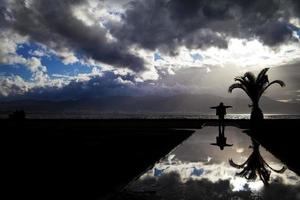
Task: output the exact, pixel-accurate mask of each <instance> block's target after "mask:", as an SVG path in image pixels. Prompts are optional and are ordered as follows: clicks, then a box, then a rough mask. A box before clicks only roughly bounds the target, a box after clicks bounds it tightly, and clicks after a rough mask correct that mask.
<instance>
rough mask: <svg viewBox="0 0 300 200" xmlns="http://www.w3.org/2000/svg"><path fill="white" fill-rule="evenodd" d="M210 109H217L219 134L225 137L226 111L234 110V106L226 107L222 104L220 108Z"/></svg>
mask: <svg viewBox="0 0 300 200" xmlns="http://www.w3.org/2000/svg"><path fill="white" fill-rule="evenodd" d="M210 108H211V109H216V115H217V116H218V117H219V133H221V134H222V135H223V136H224V129H225V124H224V118H225V115H226V109H227V108H232V106H224V104H223V102H221V103H220V104H219V105H218V106H214V107H210ZM221 128H222V131H221Z"/></svg>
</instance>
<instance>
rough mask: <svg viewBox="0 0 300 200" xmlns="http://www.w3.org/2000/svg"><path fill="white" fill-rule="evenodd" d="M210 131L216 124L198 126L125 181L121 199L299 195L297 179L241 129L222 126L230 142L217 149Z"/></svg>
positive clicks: (292, 197) (213, 131)
mask: <svg viewBox="0 0 300 200" xmlns="http://www.w3.org/2000/svg"><path fill="white" fill-rule="evenodd" d="M215 134H216V127H205V128H203V129H201V130H197V131H196V132H195V133H194V134H193V135H192V136H191V137H190V138H189V139H187V140H186V141H185V142H183V143H182V144H181V145H180V146H178V147H177V148H176V149H175V150H173V151H172V152H170V154H169V155H167V156H166V157H165V158H164V159H162V160H160V161H159V162H158V163H156V164H155V166H154V167H153V168H152V169H150V170H148V171H147V172H146V173H145V174H143V175H142V176H141V177H139V178H138V179H137V180H135V181H133V182H132V183H130V184H129V185H128V186H127V188H126V189H125V192H123V193H122V199H172V200H177V199H278V198H279V197H280V199H299V194H300V178H299V177H298V176H297V175H296V174H295V173H294V172H292V171H291V170H289V169H286V168H282V163H280V161H279V160H278V159H276V158H275V157H274V156H273V155H272V154H270V153H269V152H267V151H266V150H265V149H264V148H263V147H261V146H260V145H259V144H258V143H256V142H255V141H254V140H251V138H250V137H249V136H247V134H245V133H243V132H242V130H240V129H238V128H236V127H226V135H227V137H228V138H229V141H230V143H233V144H234V145H233V146H232V147H230V148H225V149H223V150H222V151H220V150H219V148H215V146H214V145H211V144H210V143H211V141H212V140H214V139H215V137H216V135H215ZM222 135H223V136H224V137H225V133H224V134H222ZM217 137H220V134H219V135H218V136H217ZM216 143H218V142H216ZM249 145H250V146H251V148H249ZM249 155H250V156H249ZM229 159H231V160H230V162H228V160H229ZM233 161H234V162H233ZM236 163H242V164H236ZM232 166H234V167H232ZM270 166H272V167H270ZM236 168H239V169H236ZM274 168H278V169H280V168H282V169H280V170H274ZM240 169H242V171H241V170H240ZM270 170H273V171H275V172H279V173H272V174H271V173H270ZM284 171H285V172H284ZM282 172H284V173H282ZM256 173H257V174H258V176H259V178H260V179H259V178H257V177H256V176H255V175H254V174H256ZM245 177H246V178H245ZM264 183H265V184H266V183H269V184H268V187H264ZM287 194H288V195H287Z"/></svg>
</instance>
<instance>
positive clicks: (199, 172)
mask: <svg viewBox="0 0 300 200" xmlns="http://www.w3.org/2000/svg"><path fill="white" fill-rule="evenodd" d="M273 165H274V167H276V164H274V163H272V166H273ZM237 171H238V170H236V169H235V168H233V167H231V166H229V165H228V163H225V162H222V163H213V164H208V163H206V162H182V161H180V160H176V159H174V160H173V161H172V164H169V163H168V162H167V161H165V162H160V163H157V164H156V165H155V167H154V168H153V169H152V170H149V171H148V172H147V173H146V174H144V175H143V176H142V177H141V178H140V179H141V180H142V179H145V178H149V177H153V176H154V177H161V176H164V175H166V174H170V173H178V175H179V177H180V180H181V181H182V182H187V181H189V180H191V179H193V180H194V179H195V180H201V179H207V180H209V181H211V182H213V183H216V182H218V181H220V180H224V181H225V180H227V181H229V183H230V185H231V187H232V190H233V191H239V190H243V188H244V186H245V185H246V184H247V185H248V186H249V188H250V189H251V190H253V191H258V190H260V189H261V188H262V187H263V183H262V182H261V181H260V180H259V179H257V180H256V181H251V182H248V181H247V180H246V179H244V178H243V177H239V176H236V172H237ZM278 180H280V182H281V183H282V184H286V185H295V184H299V183H300V178H299V177H297V175H296V174H294V173H293V172H292V171H290V170H287V171H286V172H285V173H284V174H272V175H271V182H272V181H273V182H276V181H278Z"/></svg>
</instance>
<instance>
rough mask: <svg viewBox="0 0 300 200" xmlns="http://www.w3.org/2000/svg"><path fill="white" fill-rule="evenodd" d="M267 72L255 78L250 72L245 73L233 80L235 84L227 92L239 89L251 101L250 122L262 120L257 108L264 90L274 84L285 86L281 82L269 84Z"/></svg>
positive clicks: (264, 71)
mask: <svg viewBox="0 0 300 200" xmlns="http://www.w3.org/2000/svg"><path fill="white" fill-rule="evenodd" d="M268 70H269V68H265V69H263V70H261V72H260V73H259V74H258V76H257V77H256V76H255V75H254V74H253V73H251V72H246V73H245V74H244V76H239V77H236V78H235V79H234V80H235V81H236V83H234V84H232V85H231V86H230V87H229V89H228V91H229V92H232V90H233V89H235V88H239V89H242V90H243V91H244V92H245V93H246V94H247V95H248V96H249V98H250V99H251V101H252V112H251V119H252V120H260V119H263V113H262V111H261V109H260V108H259V100H260V97H261V96H262V94H263V93H264V92H265V91H266V89H268V87H270V86H271V85H273V84H275V83H277V84H279V85H280V86H281V87H284V86H285V83H284V82H283V81H281V80H275V81H272V82H269V79H268V75H267V74H266V73H267V71H268Z"/></svg>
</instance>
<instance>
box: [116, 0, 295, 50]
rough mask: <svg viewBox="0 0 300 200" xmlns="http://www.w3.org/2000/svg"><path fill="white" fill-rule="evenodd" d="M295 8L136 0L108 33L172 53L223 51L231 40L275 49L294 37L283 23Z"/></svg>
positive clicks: (224, 0) (212, 0)
mask: <svg viewBox="0 0 300 200" xmlns="http://www.w3.org/2000/svg"><path fill="white" fill-rule="evenodd" d="M297 9H299V1H284V2H283V1H279V0H252V1H243V0H188V1H181V0H170V1H167V0H149V1H134V2H132V3H131V7H130V9H128V10H127V11H126V13H125V15H124V16H123V20H124V24H123V25H122V26H120V27H112V29H111V32H112V33H113V35H114V36H115V37H117V38H119V39H120V40H122V41H126V42H127V43H128V44H132V43H133V44H138V45H140V46H141V47H143V48H147V49H151V50H154V49H156V48H161V49H162V50H167V51H169V52H170V53H171V54H172V53H176V47H177V46H178V45H185V46H187V47H188V48H205V47H210V46H217V47H221V48H226V47H227V40H228V38H230V37H238V38H246V39H248V38H254V37H258V38H259V39H260V40H261V41H262V42H264V43H265V44H266V45H270V46H275V45H278V44H280V43H282V42H285V41H287V40H289V39H290V38H291V37H292V30H291V29H289V28H288V22H287V21H288V19H289V18H290V17H291V16H293V15H295V13H297ZM297 14H298V13H297ZM298 16H299V15H298ZM121 30H122V31H121ZM132 33H136V34H132Z"/></svg>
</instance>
